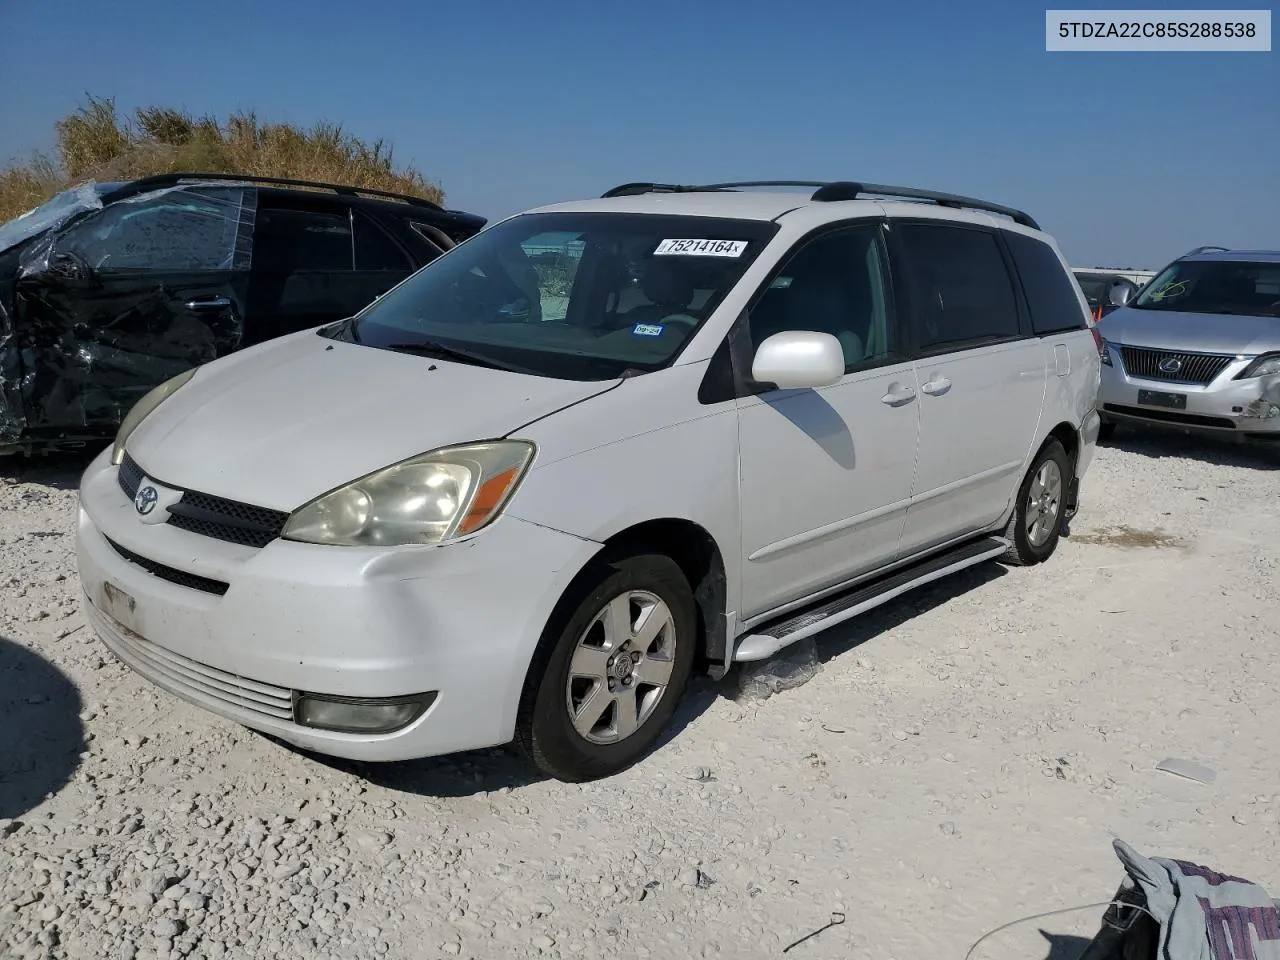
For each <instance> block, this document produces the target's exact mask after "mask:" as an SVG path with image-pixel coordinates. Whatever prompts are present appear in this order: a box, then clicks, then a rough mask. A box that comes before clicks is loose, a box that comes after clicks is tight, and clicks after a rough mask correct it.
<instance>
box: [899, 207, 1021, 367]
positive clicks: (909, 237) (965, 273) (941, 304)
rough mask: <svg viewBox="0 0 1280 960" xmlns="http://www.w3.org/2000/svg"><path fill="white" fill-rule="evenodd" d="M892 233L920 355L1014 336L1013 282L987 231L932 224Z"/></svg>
mask: <svg viewBox="0 0 1280 960" xmlns="http://www.w3.org/2000/svg"><path fill="white" fill-rule="evenodd" d="M894 230H895V231H896V232H897V233H898V235H899V237H900V238H901V241H902V246H903V249H904V250H905V251H906V254H907V258H908V260H909V264H908V266H909V270H908V273H907V276H908V285H909V289H910V297H911V307H912V311H913V313H914V315H915V320H916V327H917V336H918V337H919V346H920V349H921V350H922V351H924V352H926V353H929V352H934V353H936V352H939V351H943V350H950V349H965V348H968V347H972V346H980V345H981V344H982V343H984V342H998V341H1001V340H1009V339H1012V338H1015V337H1017V336H1018V335H1019V330H1018V306H1017V300H1016V299H1015V297H1014V293H1013V281H1012V279H1011V278H1010V277H1009V270H1008V268H1007V267H1006V266H1005V262H1004V256H1003V255H1002V254H1001V252H1000V247H999V244H998V243H997V242H996V238H995V237H994V236H993V235H992V234H991V233H990V232H989V231H986V230H980V229H971V228H968V227H959V226H952V225H950V224H932V223H930V224H921V223H906V224H900V225H895V227H894Z"/></svg>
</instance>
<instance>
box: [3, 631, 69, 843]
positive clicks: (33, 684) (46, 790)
mask: <svg viewBox="0 0 1280 960" xmlns="http://www.w3.org/2000/svg"><path fill="white" fill-rule="evenodd" d="M80 709H81V703H80V693H79V691H78V690H77V689H76V687H75V685H74V684H73V683H72V682H71V681H70V680H69V679H68V678H67V677H66V675H65V674H63V673H62V671H61V670H59V669H58V668H57V667H55V666H54V665H53V664H51V663H49V662H48V661H47V660H45V659H44V658H43V657H41V656H39V655H38V654H36V653H34V652H33V651H31V650H29V649H27V648H26V647H24V646H22V645H20V644H17V643H14V642H13V641H11V640H6V639H4V638H2V637H0V820H5V819H9V820H11V819H14V818H15V817H20V816H22V815H23V814H24V813H26V812H27V811H29V810H31V809H32V808H33V807H35V806H36V805H37V804H39V803H41V802H42V801H43V800H45V799H46V798H47V797H49V796H51V795H53V794H55V793H57V792H58V791H59V790H61V789H62V788H63V787H64V786H66V784H67V783H68V782H69V781H70V780H71V777H72V775H73V774H74V773H75V771H76V768H77V767H79V765H80V754H81V753H83V752H84V749H85V739H84V725H83V724H82V723H81V722H80Z"/></svg>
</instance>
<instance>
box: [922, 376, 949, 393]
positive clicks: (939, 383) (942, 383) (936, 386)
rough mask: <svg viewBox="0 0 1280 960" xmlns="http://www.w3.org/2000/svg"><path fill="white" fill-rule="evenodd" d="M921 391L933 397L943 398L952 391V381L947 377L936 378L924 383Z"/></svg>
mask: <svg viewBox="0 0 1280 960" xmlns="http://www.w3.org/2000/svg"><path fill="white" fill-rule="evenodd" d="M920 389H921V390H923V391H924V392H925V393H927V394H930V395H931V396H935V397H937V396H941V395H942V394H944V393H946V392H947V391H948V390H950V389H951V381H950V380H949V379H947V378H946V377H934V378H933V379H931V380H926V381H925V382H924V383H922V384H921V385H920Z"/></svg>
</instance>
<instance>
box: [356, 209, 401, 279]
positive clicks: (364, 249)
mask: <svg viewBox="0 0 1280 960" xmlns="http://www.w3.org/2000/svg"><path fill="white" fill-rule="evenodd" d="M352 220H353V221H354V224H355V228H356V269H357V270H396V271H399V272H401V273H405V272H407V271H409V270H411V269H412V268H413V264H412V263H410V262H409V258H408V257H407V256H406V255H405V253H404V251H403V250H401V249H400V248H399V247H398V246H396V244H395V241H394V240H392V239H391V238H390V237H389V236H387V234H386V232H385V231H383V229H382V228H381V227H380V226H378V225H377V224H376V223H374V222H373V221H372V220H370V219H369V218H368V217H366V216H365V215H364V214H363V213H361V212H360V211H359V210H357V211H355V212H354V213H353V216H352Z"/></svg>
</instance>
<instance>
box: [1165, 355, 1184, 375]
mask: <svg viewBox="0 0 1280 960" xmlns="http://www.w3.org/2000/svg"><path fill="white" fill-rule="evenodd" d="M1181 369H1182V361H1181V360H1179V359H1178V358H1177V357H1165V358H1164V359H1163V360H1161V361H1160V372H1161V373H1177V372H1178V371H1179V370H1181Z"/></svg>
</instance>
